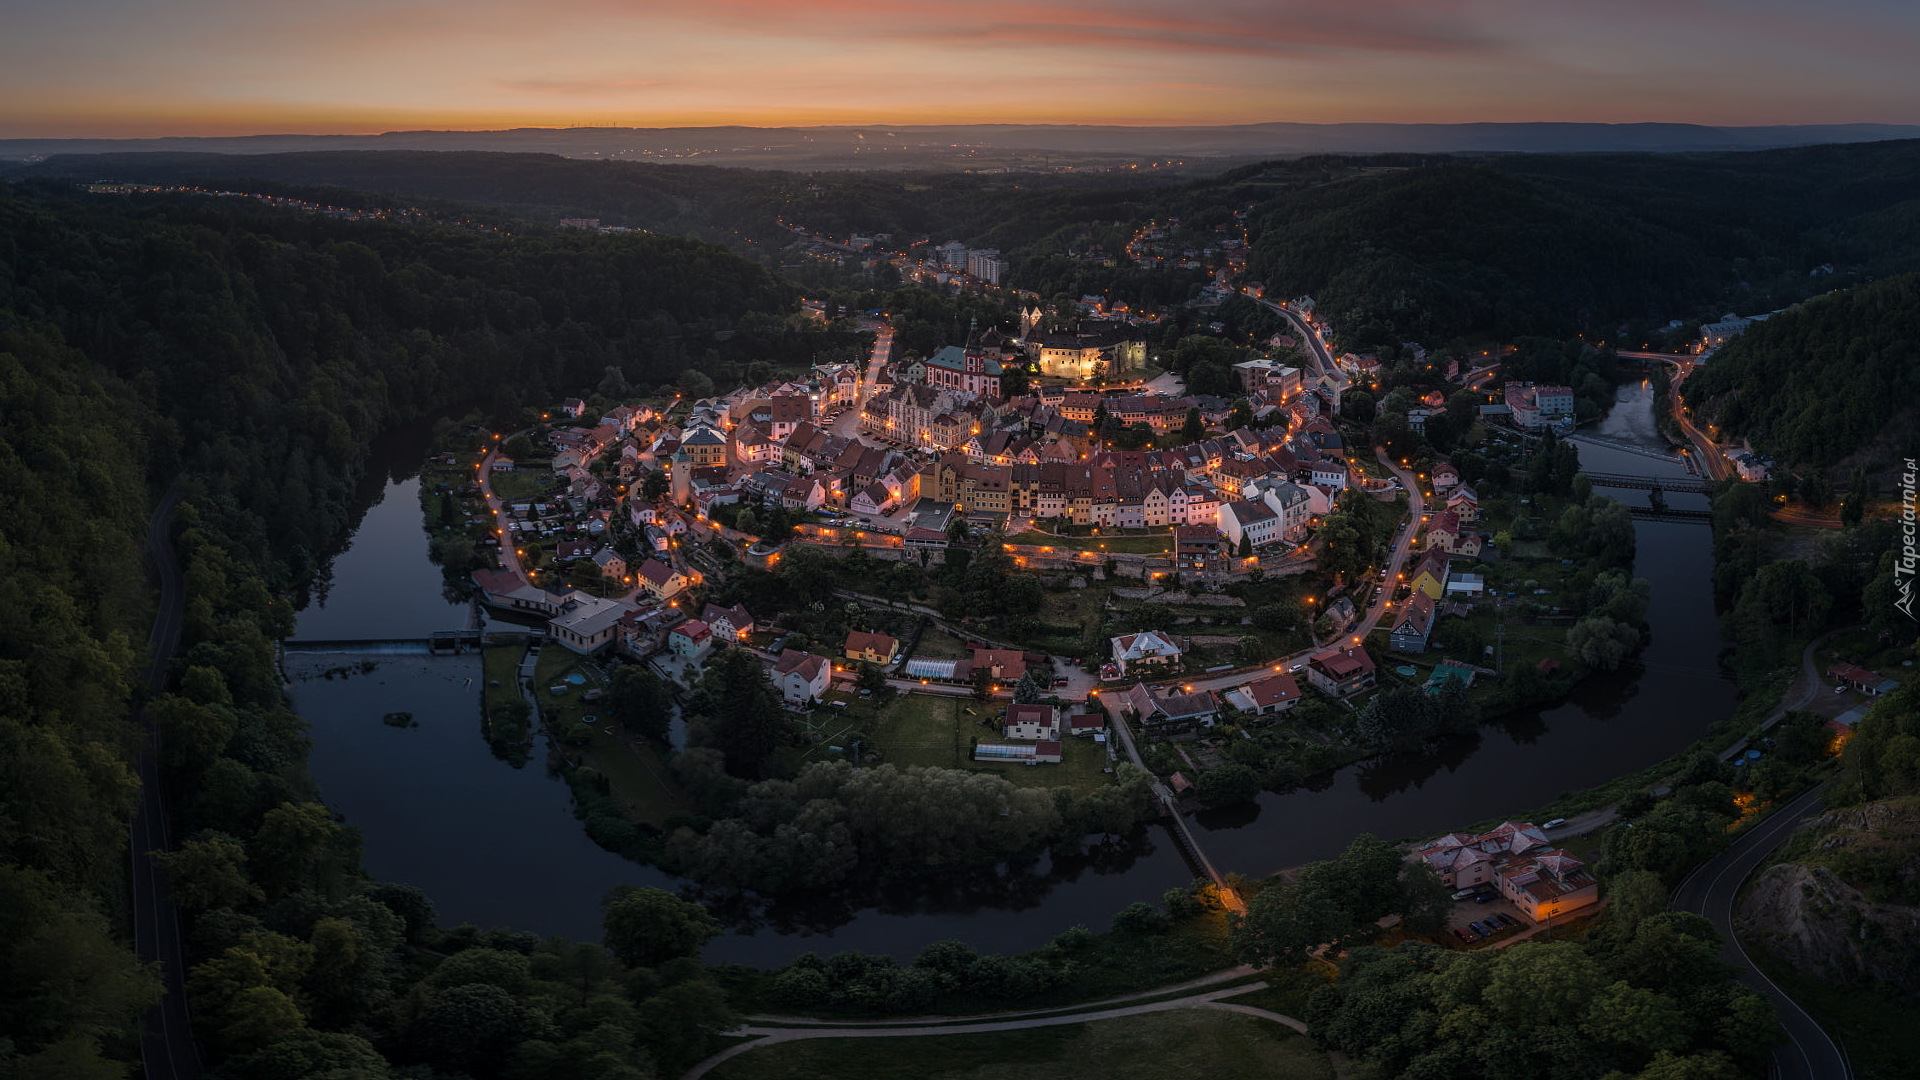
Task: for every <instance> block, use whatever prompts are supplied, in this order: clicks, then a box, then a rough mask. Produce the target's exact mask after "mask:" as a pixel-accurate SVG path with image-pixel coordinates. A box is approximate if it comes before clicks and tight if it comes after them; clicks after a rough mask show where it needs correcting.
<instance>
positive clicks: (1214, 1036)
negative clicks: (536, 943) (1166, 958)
mask: <svg viewBox="0 0 1920 1080" xmlns="http://www.w3.org/2000/svg"><path fill="white" fill-rule="evenodd" d="M709 1075H711V1076H712V1077H714V1080H802V1078H808V1080H811V1078H813V1077H821V1076H831V1077H835V1078H837V1080H865V1078H875V1080H879V1078H885V1080H975V1078H981V1080H984V1078H988V1077H993V1078H1004V1080H1027V1078H1032V1080H1061V1078H1063V1077H1100V1078H1102V1080H1165V1078H1166V1077H1170V1076H1172V1077H1184V1076H1205V1077H1207V1078H1208V1080H1241V1078H1247V1080H1251V1078H1253V1077H1268V1078H1277V1080H1296V1078H1298V1080H1309V1078H1311V1080H1321V1078H1330V1077H1332V1076H1333V1067H1332V1065H1331V1064H1330V1063H1329V1062H1328V1060H1327V1058H1326V1055H1324V1054H1321V1053H1320V1052H1319V1051H1317V1050H1315V1049H1314V1048H1313V1045H1312V1044H1311V1043H1310V1042H1308V1041H1307V1040H1306V1038H1304V1037H1302V1036H1300V1035H1296V1034H1294V1033H1293V1032H1291V1031H1289V1030H1287V1029H1286V1028H1284V1027H1282V1026H1281V1025H1279V1024H1276V1023H1274V1022H1272V1021H1270V1020H1262V1019H1259V1018H1256V1017H1252V1016H1244V1015H1240V1014H1237V1013H1228V1012H1220V1011H1215V1010H1210V1009H1181V1010H1173V1011H1168V1012H1160V1013H1145V1014H1142V1015H1140V1016H1131V1017H1126V1018H1124V1019H1119V1020H1098V1021H1094V1022H1092V1023H1084V1024H1062V1025H1060V1026H1057V1027H1046V1028H1033V1029H1029V1030H1025V1031H1007V1032H997V1033H993V1034H984V1035H930V1036H917V1037H909V1038H879V1039H809V1040H805V1041H801V1042H791V1043H785V1044H781V1045H778V1046H776V1047H773V1048H770V1049H769V1050H766V1051H749V1052H748V1053H745V1054H742V1055H740V1056H739V1057H737V1058H734V1059H733V1060H731V1061H728V1062H726V1063H725V1064H723V1065H721V1066H720V1067H719V1068H718V1069H715V1070H714V1071H713V1072H712V1073H711V1074H709Z"/></svg>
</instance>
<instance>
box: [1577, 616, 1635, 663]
mask: <svg viewBox="0 0 1920 1080" xmlns="http://www.w3.org/2000/svg"><path fill="white" fill-rule="evenodd" d="M1639 646H1640V631H1639V630H1637V629H1635V628H1634V627H1631V626H1628V625H1627V624H1626V623H1623V622H1618V621H1616V620H1614V619H1609V618H1607V617H1606V616H1605V615H1589V616H1587V617H1586V618H1583V619H1581V620H1580V621H1579V622H1577V623H1575V624H1573V629H1571V630H1568V631H1567V650H1568V651H1569V652H1571V653H1572V654H1573V655H1574V658H1575V659H1577V660H1579V661H1580V662H1581V663H1583V664H1586V665H1587V666H1589V667H1594V668H1599V669H1600V670H1602V671H1613V670H1615V669H1616V668H1618V667H1619V666H1620V665H1621V664H1622V663H1624V662H1626V659H1627V657H1628V656H1630V655H1632V654H1633V650H1634V649H1636V648H1638V647H1639Z"/></svg>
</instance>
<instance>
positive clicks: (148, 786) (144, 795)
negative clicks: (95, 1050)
mask: <svg viewBox="0 0 1920 1080" xmlns="http://www.w3.org/2000/svg"><path fill="white" fill-rule="evenodd" d="M179 504H180V485H179V484H177V483H176V484H174V485H173V486H172V487H170V488H168V489H167V491H166V494H164V495H162V496H160V502H159V504H158V505H157V506H155V507H154V508H153V517H152V518H151V519H150V520H149V521H148V522H147V542H146V548H147V556H148V558H149V559H151V560H152V562H153V568H154V571H155V573H156V574H157V575H158V577H159V579H160V604H159V609H158V610H157V611H156V612H155V614H154V618H153V632H152V633H151V634H150V635H148V637H147V646H148V650H149V652H150V654H151V658H150V659H149V660H148V662H147V671H146V686H147V689H148V690H150V691H152V692H153V693H156V694H157V693H159V692H160V691H161V690H164V689H165V688H166V685H167V667H168V665H169V664H170V663H171V662H172V660H173V653H174V650H175V649H176V648H178V647H179V645H180V624H181V622H182V620H183V619H184V617H185V612H186V583H185V581H184V579H183V578H182V575H181V573H180V562H179V560H178V558H176V557H175V555H174V551H173V540H172V538H171V537H170V536H168V532H169V530H170V529H171V528H172V525H173V510H174V507H176V506H178V505H179ZM135 719H137V720H138V721H139V723H140V727H141V730H142V732H144V733H145V735H146V739H145V741H144V743H143V745H142V746H141V748H140V760H139V773H140V809H139V810H138V811H137V812H136V813H135V815H134V818H133V821H132V823H131V826H130V830H129V832H130V836H129V839H130V844H129V848H130V853H131V859H132V875H131V880H130V885H131V886H132V890H131V891H132V902H133V946H134V951H135V952H137V953H138V954H139V956H140V959H141V961H142V962H144V963H148V964H156V965H158V966H159V968H160V979H161V985H162V987H163V988H164V990H165V995H164V996H163V997H162V998H161V999H160V1004H158V1005H155V1006H154V1007H153V1008H151V1009H149V1010H147V1014H146V1016H144V1017H143V1018H142V1019H141V1031H140V1061H141V1064H142V1066H143V1069H144V1071H145V1074H146V1077H147V1080H196V1078H198V1077H199V1076H200V1071H201V1066H200V1050H199V1047H198V1046H196V1045H195V1044H194V1041H193V1017H192V1014H190V1013H189V1012H188V1011H187V988H186V967H187V965H186V952H185V949H184V947H183V946H182V944H181V934H180V915H179V912H177V911H176V910H175V909H174V906H173V893H172V889H171V887H170V886H169V885H168V883H167V876H166V874H165V872H163V871H162V870H161V869H160V867H159V866H157V865H155V863H154V861H153V856H154V854H155V853H156V852H165V851H167V850H168V849H169V848H170V847H171V846H172V844H171V842H170V837H169V835H168V829H167V807H166V800H165V798H164V796H163V794H162V791H161V783H160V729H159V726H158V725H157V724H155V723H154V721H153V719H152V717H150V716H148V715H147V713H146V710H145V709H142V710H140V711H139V712H138V713H136V714H135Z"/></svg>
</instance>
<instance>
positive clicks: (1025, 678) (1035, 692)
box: [1013, 671, 1041, 705]
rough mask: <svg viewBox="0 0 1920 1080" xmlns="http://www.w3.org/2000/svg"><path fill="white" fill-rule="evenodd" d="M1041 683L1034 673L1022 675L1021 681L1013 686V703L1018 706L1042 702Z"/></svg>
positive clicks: (1029, 672)
mask: <svg viewBox="0 0 1920 1080" xmlns="http://www.w3.org/2000/svg"><path fill="white" fill-rule="evenodd" d="M1040 696H1041V695H1040V683H1039V681H1038V680H1036V679H1035V678H1034V677H1033V672H1031V671H1023V672H1021V673H1020V681H1018V682H1016V683H1014V684H1013V701H1014V704H1016V705H1032V704H1035V703H1037V702H1038V701H1039V700H1040Z"/></svg>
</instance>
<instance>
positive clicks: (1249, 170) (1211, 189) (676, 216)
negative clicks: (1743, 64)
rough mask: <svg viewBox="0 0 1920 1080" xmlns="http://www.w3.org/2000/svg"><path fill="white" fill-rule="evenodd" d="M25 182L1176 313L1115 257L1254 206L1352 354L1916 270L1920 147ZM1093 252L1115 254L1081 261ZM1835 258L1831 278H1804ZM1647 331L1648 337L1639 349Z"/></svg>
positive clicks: (1278, 260)
mask: <svg viewBox="0 0 1920 1080" xmlns="http://www.w3.org/2000/svg"><path fill="white" fill-rule="evenodd" d="M26 171H27V172H28V173H29V174H32V173H38V174H56V175H65V176H75V177H82V178H105V177H111V178H121V179H131V180H147V181H157V182H167V181H179V180H194V181H202V180H210V179H216V178H218V179H223V180H227V181H232V180H236V179H245V178H255V179H256V180H258V181H269V182H277V183H286V184H334V185H341V186H344V187H350V188H356V189H359V190H361V191H367V192H377V193H381V194H382V195H384V196H387V197H390V198H393V199H410V198H411V199H456V200H463V201H468V202H478V203H486V204H489V205H494V206H503V207H508V208H511V209H512V210H514V211H515V212H520V213H527V214H532V215H535V216H539V217H543V218H545V219H548V220H552V219H554V218H558V217H565V216H587V217H601V218H604V219H606V220H607V221H608V222H610V223H618V224H626V225H635V226H640V227H644V228H648V229H653V230H656V231H661V232H671V233H677V234H685V235H694V236H699V237H702V238H707V239H712V240H716V241H720V242H723V243H727V244H729V245H732V246H733V247H734V248H735V250H736V251H739V252H741V253H744V254H748V255H751V256H754V257H756V258H760V259H762V260H763V261H766V262H772V261H774V259H775V257H776V252H777V249H778V248H779V247H781V246H782V245H784V244H786V243H788V242H789V241H790V240H791V239H792V236H791V234H790V233H788V232H787V231H786V230H785V229H783V228H782V227H781V226H780V222H781V221H786V222H789V223H791V224H794V225H797V226H801V227H804V228H807V229H809V230H812V231H814V232H815V233H818V234H824V235H827V236H830V237H836V238H839V239H845V237H846V236H847V235H848V234H851V233H865V234H869V235H871V234H874V233H890V234H894V235H895V236H896V237H897V238H901V239H902V240H904V239H911V238H915V237H919V236H926V237H930V238H931V239H932V240H933V241H934V242H935V243H938V242H940V241H943V240H948V239H956V240H959V241H960V242H962V243H965V244H968V245H969V246H973V247H994V248H998V249H1000V250H1001V251H1002V253H1003V254H1004V255H1005V256H1006V257H1007V258H1008V259H1009V261H1010V262H1011V263H1012V274H1011V281H1012V284H1013V285H1015V286H1017V287H1020V288H1024V289H1030V290H1034V291H1036V292H1038V293H1040V294H1041V295H1042V296H1043V297H1047V298H1052V297H1054V296H1056V295H1058V294H1065V295H1068V296H1074V297H1077V296H1079V295H1081V294H1082V293H1100V294H1107V295H1111V296H1115V297H1120V298H1124V299H1127V300H1129V301H1132V302H1134V303H1136V304H1138V303H1160V302H1175V303H1177V302H1180V301H1183V300H1184V299H1185V298H1186V297H1187V295H1188V294H1189V292H1190V290H1191V289H1192V288H1193V287H1194V286H1195V285H1197V284H1199V280H1198V279H1196V278H1194V277H1193V276H1192V272H1190V271H1181V270H1175V269H1170V268H1147V267H1140V266H1132V265H1129V264H1128V263H1127V261H1126V260H1125V259H1124V258H1121V259H1117V260H1112V261H1114V262H1115V265H1107V262H1108V261H1109V258H1108V257H1111V256H1116V255H1118V254H1119V248H1120V247H1121V246H1123V245H1124V241H1125V239H1126V237H1127V235H1128V234H1129V233H1130V232H1131V230H1132V229H1134V228H1135V227H1137V226H1139V225H1141V224H1144V223H1145V222H1147V221H1149V220H1162V219H1165V218H1166V217H1168V216H1179V217H1181V218H1182V219H1183V223H1184V224H1185V225H1187V226H1189V227H1196V228H1204V229H1208V230H1210V229H1212V227H1213V226H1214V225H1217V224H1226V223H1228V222H1230V221H1231V220H1232V211H1233V210H1236V209H1241V208H1249V207H1250V208H1252V212H1251V214H1250V215H1249V218H1248V222H1247V223H1248V226H1249V228H1250V230H1251V232H1252V235H1253V239H1254V241H1255V249H1254V252H1253V257H1252V259H1251V260H1250V262H1249V266H1248V274H1247V278H1248V279H1249V280H1257V281H1261V282H1264V283H1265V284H1266V285H1267V289H1268V294H1269V295H1275V296H1297V295H1300V294H1302V293H1311V294H1313V295H1314V296H1315V297H1316V298H1317V299H1318V300H1319V301H1320V302H1321V306H1322V309H1323V310H1324V311H1325V312H1326V313H1327V314H1328V315H1329V316H1330V317H1331V319H1332V321H1333V322H1334V323H1335V325H1336V326H1337V327H1338V328H1339V330H1340V335H1341V344H1342V346H1343V347H1346V348H1359V349H1367V348H1373V347H1376V346H1379V345H1391V344H1396V343H1398V342H1400V341H1407V340H1418V341H1422V342H1424V343H1426V344H1428V345H1430V346H1447V345H1456V344H1461V343H1463V342H1464V343H1471V342H1481V341H1489V340H1501V341H1511V340H1513V339H1514V338H1516V337H1519V336H1523V335H1528V334H1543V335H1548V336H1555V337H1569V336H1572V335H1573V334H1575V333H1581V334H1585V335H1586V336H1587V337H1588V338H1589V339H1599V340H1606V341H1610V342H1611V341H1625V342H1626V343H1628V344H1636V345H1637V344H1644V343H1647V342H1648V341H1650V340H1651V339H1652V338H1653V336H1654V335H1655V334H1656V333H1657V332H1658V331H1660V330H1662V329H1664V328H1665V326H1666V324H1667V322H1668V321H1669V320H1672V319H1680V320H1683V321H1688V320H1698V319H1710V318H1713V317H1716V316H1718V315H1720V314H1722V313H1723V312H1725V311H1727V310H1735V311H1737V312H1738V313H1740V314H1756V313H1759V312H1764V311H1770V310H1773V309H1775V308H1778V307H1781V306H1783V305H1785V304H1789V303H1792V302H1794V301H1797V300H1800V299H1802V298H1804V297H1806V296H1807V295H1810V294H1811V293H1812V292H1815V291H1818V290H1821V289H1825V288H1828V287H1831V286H1832V285H1834V284H1840V283H1846V282H1852V281H1863V280H1869V279H1871V278H1873V277H1877V276H1882V275H1885V274H1889V273H1895V272H1900V271H1905V270H1911V269H1914V268H1915V267H1916V260H1920V254H1916V253H1920V199H1916V198H1915V197H1914V196H1913V194H1912V193H1913V192H1914V191H1916V190H1920V141H1911V140H1910V141H1894V142H1883V143H1860V144H1850V145H1835V146H1814V147H1803V148H1798V149H1792V150H1774V151H1762V152H1753V153H1719V154H1608V155H1513V156H1510V157H1501V158H1465V157H1453V158H1449V157H1446V156H1444V155H1372V156H1363V157H1330V156H1322V157H1310V158H1302V159H1298V160H1293V161H1285V162H1270V163H1266V164H1262V165H1254V166H1248V167H1246V168H1243V169H1238V170H1234V171H1232V172H1229V173H1225V174H1223V175H1221V176H1219V177H1215V178H1213V179H1210V180H1201V181H1190V182H1180V183H1175V184H1165V183H1156V182H1154V180H1153V178H1151V177H1143V176H1140V175H1138V174H1134V173H1124V172H1122V173H1113V174H1086V173H1074V174H1062V175H1051V174H1034V173H1012V174H965V173H958V174H956V173H884V172H862V173H829V174H816V175H803V174H797V173H781V172H756V171H751V170H730V169H719V168H711V167H704V166H678V165H650V164H641V163H631V162H589V161H577V160H570V159H564V158H558V157H550V156H546V155H539V154H485V153H447V154H426V153H416V152H391V153H372V152H321V153H310V154H267V155H258V156H247V157H240V156H228V157H223V156H220V155H181V154H116V155H100V156H96V157H64V158H57V159H54V160H51V161H48V162H45V163H42V164H39V165H36V166H30V167H27V169H26ZM1091 244H1098V245H1100V246H1101V247H1103V248H1104V249H1105V252H1106V255H1107V256H1108V257H1101V258H1092V257H1081V258H1075V259H1069V258H1067V257H1066V255H1067V249H1068V248H1069V247H1070V246H1075V245H1078V246H1079V247H1081V248H1083V249H1084V248H1086V247H1088V246H1089V245H1091ZM1826 264H1832V265H1833V267H1834V268H1835V272H1836V273H1837V275H1838V276H1837V277H1824V276H1822V277H1818V278H1812V277H1809V272H1810V271H1815V270H1817V269H1818V268H1820V267H1822V266H1824V265H1826ZM1629 339H1639V340H1629Z"/></svg>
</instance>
